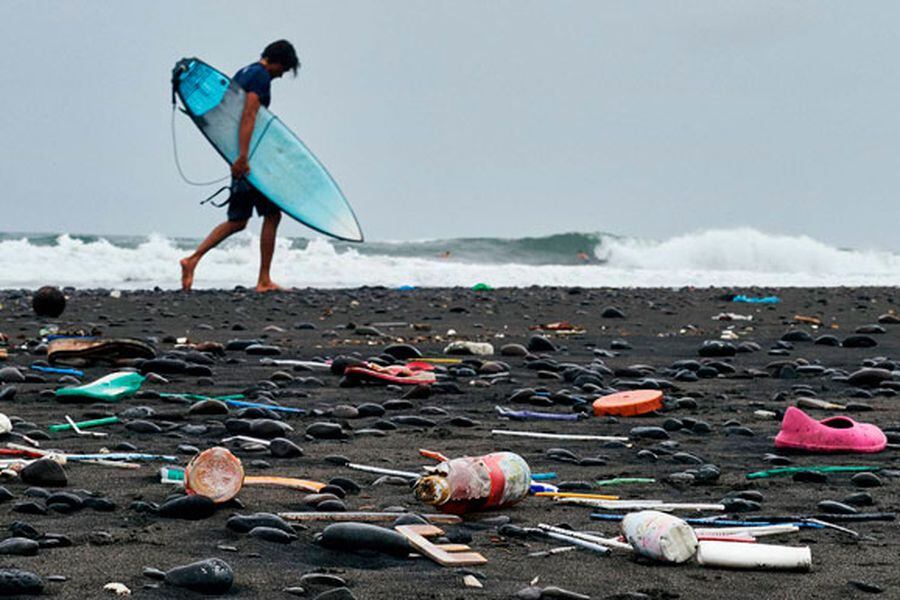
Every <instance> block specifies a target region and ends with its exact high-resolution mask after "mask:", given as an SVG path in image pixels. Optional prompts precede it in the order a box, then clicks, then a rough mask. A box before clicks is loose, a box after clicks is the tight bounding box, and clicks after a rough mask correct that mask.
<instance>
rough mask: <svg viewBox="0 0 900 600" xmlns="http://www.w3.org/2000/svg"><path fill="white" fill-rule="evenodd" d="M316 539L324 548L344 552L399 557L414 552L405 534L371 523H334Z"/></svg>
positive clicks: (404, 556)
mask: <svg viewBox="0 0 900 600" xmlns="http://www.w3.org/2000/svg"><path fill="white" fill-rule="evenodd" d="M315 541H316V543H318V544H320V545H321V546H322V547H324V548H328V549H330V550H339V551H342V552H374V553H378V554H387V555H389V556H395V557H397V558H406V557H407V556H409V553H410V552H412V546H410V544H409V541H408V539H407V538H406V537H405V536H404V535H402V534H401V533H398V532H397V531H394V530H393V529H387V528H385V527H379V526H377V525H372V524H370V523H357V522H349V523H333V524H331V525H329V526H328V527H326V528H325V529H324V530H323V531H322V533H320V534H319V535H317V536H316V537H315Z"/></svg>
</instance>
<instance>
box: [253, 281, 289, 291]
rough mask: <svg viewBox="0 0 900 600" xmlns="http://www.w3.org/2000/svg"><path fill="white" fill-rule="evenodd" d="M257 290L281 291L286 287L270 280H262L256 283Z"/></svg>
mask: <svg viewBox="0 0 900 600" xmlns="http://www.w3.org/2000/svg"><path fill="white" fill-rule="evenodd" d="M256 291H257V292H281V291H284V288H283V287H281V286H280V285H276V284H275V283H273V282H272V281H271V280H270V281H260V282H259V283H257V284H256Z"/></svg>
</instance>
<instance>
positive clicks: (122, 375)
mask: <svg viewBox="0 0 900 600" xmlns="http://www.w3.org/2000/svg"><path fill="white" fill-rule="evenodd" d="M143 383H144V376H143V375H141V374H140V373H134V372H132V371H120V372H118V373H110V374H109V375H106V376H105V377H101V378H100V379H97V380H96V381H92V382H90V383H86V384H84V385H78V386H73V387H64V388H60V389H58V390H56V397H57V398H88V399H91V400H102V401H104V402H118V401H119V400H121V399H122V398H125V397H128V396H131V395H133V394H135V393H136V392H137V391H138V390H139V389H141V384H143Z"/></svg>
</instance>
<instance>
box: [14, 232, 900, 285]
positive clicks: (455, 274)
mask: <svg viewBox="0 0 900 600" xmlns="http://www.w3.org/2000/svg"><path fill="white" fill-rule="evenodd" d="M198 241H199V240H195V239H184V238H168V237H165V236H162V235H151V236H144V237H135V236H90V235H70V234H16V233H0V288H35V287H38V286H41V285H45V284H53V285H58V286H74V287H77V288H92V287H105V288H116V289H139V288H153V287H157V286H158V287H160V288H163V289H177V288H178V287H180V269H179V266H178V260H179V259H180V258H182V257H184V256H186V255H187V254H189V253H190V252H191V251H192V250H193V249H194V248H195V247H196V245H197V243H198ZM258 265H259V239H258V237H257V236H256V235H254V234H252V233H248V232H243V233H241V234H238V235H236V236H234V237H232V238H231V239H229V240H227V241H226V242H225V243H224V244H222V245H221V246H220V247H219V248H216V249H214V250H213V251H211V252H210V253H209V254H207V255H206V257H204V259H203V261H202V262H201V263H200V266H199V267H198V268H197V272H196V277H195V280H194V286H195V288H201V289H202V288H231V287H234V286H235V285H244V286H252V285H253V284H254V283H255V281H256V273H257V269H258ZM272 277H273V279H274V280H275V281H276V282H278V283H279V284H281V285H283V286H292V287H325V288H340V287H357V286H386V287H389V288H398V287H403V286H414V287H445V286H446V287H452V286H464V287H471V286H473V285H474V284H476V283H486V284H488V285H491V286H494V287H504V286H530V285H542V286H584V287H590V286H603V287H607V286H610V287H682V286H698V287H699V286H704V287H705V286H728V287H747V286H769V287H782V286H863V285H872V286H895V285H900V256H898V255H897V254H894V253H891V252H887V251H878V250H863V249H857V250H854V249H840V248H836V247H833V246H830V245H828V244H826V243H824V242H821V241H817V240H814V239H812V238H809V237H805V236H785V235H772V234H768V233H764V232H760V231H757V230H754V229H730V230H711V231H703V232H697V233H692V234H685V235H680V236H677V237H672V238H669V239H664V240H650V239H635V238H628V237H623V236H617V235H612V234H603V233H591V234H584V233H566V234H559V235H551V236H546V237H533V238H518V239H501V238H469V239H448V240H427V241H414V242H367V243H365V244H361V245H354V244H349V243H343V242H334V241H330V240H327V239H324V238H313V239H304V238H293V239H286V238H280V239H279V240H278V246H277V249H276V252H275V259H274V263H273V266H272Z"/></svg>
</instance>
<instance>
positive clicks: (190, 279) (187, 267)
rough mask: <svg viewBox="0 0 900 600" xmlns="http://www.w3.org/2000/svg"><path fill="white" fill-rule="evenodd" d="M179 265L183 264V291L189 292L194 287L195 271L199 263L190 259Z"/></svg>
mask: <svg viewBox="0 0 900 600" xmlns="http://www.w3.org/2000/svg"><path fill="white" fill-rule="evenodd" d="M179 263H181V289H182V290H183V291H185V292H189V291H190V290H191V286H192V285H194V269H196V268H197V261H196V260H195V259H192V258H190V257H188V258H182V259H181V260H180V261H179Z"/></svg>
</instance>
